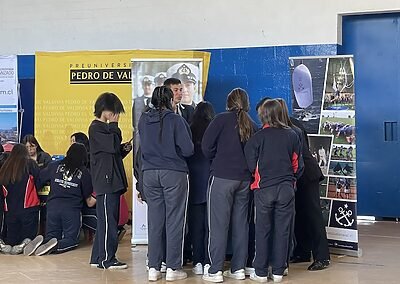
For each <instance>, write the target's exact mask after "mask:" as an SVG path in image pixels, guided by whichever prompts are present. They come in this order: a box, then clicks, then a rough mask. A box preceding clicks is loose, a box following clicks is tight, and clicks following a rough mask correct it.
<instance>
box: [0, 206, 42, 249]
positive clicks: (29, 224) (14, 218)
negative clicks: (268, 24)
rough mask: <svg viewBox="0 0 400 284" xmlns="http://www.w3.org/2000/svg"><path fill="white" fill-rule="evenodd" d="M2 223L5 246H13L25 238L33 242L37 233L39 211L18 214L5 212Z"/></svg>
mask: <svg viewBox="0 0 400 284" xmlns="http://www.w3.org/2000/svg"><path fill="white" fill-rule="evenodd" d="M4 223H5V225H6V233H5V235H6V243H7V244H9V245H12V246H14V245H18V244H20V243H21V242H22V241H23V240H24V239H26V238H29V239H31V240H33V239H34V238H35V237H36V236H37V233H38V226H39V210H35V211H33V210H27V211H26V212H23V213H20V214H12V213H10V212H5V215H4Z"/></svg>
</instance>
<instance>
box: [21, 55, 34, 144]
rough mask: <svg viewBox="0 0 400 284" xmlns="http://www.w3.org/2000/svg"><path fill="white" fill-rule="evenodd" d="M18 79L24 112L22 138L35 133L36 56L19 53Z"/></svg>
mask: <svg viewBox="0 0 400 284" xmlns="http://www.w3.org/2000/svg"><path fill="white" fill-rule="evenodd" d="M18 80H19V84H20V95H21V103H22V108H23V109H24V113H23V116H22V128H21V139H22V138H23V137H24V136H25V135H26V134H32V133H33V123H34V105H35V56H34V55H18Z"/></svg>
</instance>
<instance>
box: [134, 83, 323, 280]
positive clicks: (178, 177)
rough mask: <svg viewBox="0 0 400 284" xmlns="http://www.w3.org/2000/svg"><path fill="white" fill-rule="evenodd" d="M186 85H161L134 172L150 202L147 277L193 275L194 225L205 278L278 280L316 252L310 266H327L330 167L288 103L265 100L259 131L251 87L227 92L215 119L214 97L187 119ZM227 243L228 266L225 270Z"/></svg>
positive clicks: (197, 262) (143, 127)
mask: <svg viewBox="0 0 400 284" xmlns="http://www.w3.org/2000/svg"><path fill="white" fill-rule="evenodd" d="M167 81H168V80H167ZM167 81H166V82H167ZM179 90H180V82H174V84H168V82H167V84H164V86H160V87H156V88H155V89H154V91H153V95H152V98H151V106H150V107H149V108H148V109H146V111H145V112H143V114H142V115H141V116H140V119H139V122H138V135H139V138H140V147H139V149H138V152H137V154H136V157H135V176H136V179H137V181H138V183H137V190H138V191H139V197H140V198H141V199H142V200H145V201H146V203H147V205H148V264H147V265H148V280H149V281H157V280H159V279H161V278H162V272H166V280H167V281H174V280H179V279H184V278H186V277H187V273H186V272H185V271H183V270H182V266H183V264H184V252H185V246H184V239H185V235H186V233H187V230H186V224H188V226H189V230H188V231H189V233H188V234H187V235H188V236H190V242H191V248H192V253H193V256H192V261H193V272H194V273H195V274H199V275H203V276H202V278H203V280H205V281H209V282H215V283H218V282H223V279H224V276H225V277H228V278H233V279H237V280H243V279H245V277H246V275H249V276H250V279H252V280H255V281H258V282H267V281H268V278H272V279H273V280H274V282H280V281H281V280H282V277H283V275H287V273H288V270H287V268H288V265H289V262H290V261H291V262H308V261H310V259H311V253H312V254H313V259H314V261H313V263H312V264H311V265H310V266H309V270H321V269H324V268H326V267H327V266H328V265H329V263H330V260H329V259H330V258H329V251H328V244H327V240H326V233H325V228H324V224H323V219H322V214H321V209H320V207H319V182H320V181H321V180H322V179H323V174H322V172H321V170H320V168H319V166H318V164H317V162H316V161H315V159H314V158H313V157H312V155H311V153H310V151H309V147H308V140H307V136H306V132H305V130H304V128H302V129H300V128H299V127H297V126H295V124H296V125H299V126H300V127H302V126H301V125H300V124H299V122H298V121H295V120H293V119H290V118H289V115H288V110H287V106H286V104H285V102H284V100H282V99H278V100H274V99H269V98H265V99H263V100H262V101H261V102H260V103H259V104H258V106H257V112H258V115H259V118H260V121H261V123H262V128H261V129H259V127H258V126H257V125H256V123H255V122H254V121H252V119H251V118H250V116H249V115H248V111H249V107H250V106H249V97H248V95H247V93H246V91H245V90H243V89H239V88H237V89H234V90H232V91H231V92H230V93H229V94H228V96H227V103H226V106H227V111H226V112H224V113H221V114H218V115H216V116H215V114H214V110H213V107H212V105H211V104H210V103H208V102H200V103H199V104H198V105H197V106H196V108H195V109H194V111H193V115H192V116H191V117H190V118H188V119H185V118H183V117H182V115H181V114H180V113H179V111H178V110H179V105H180V100H179V98H180V97H181V95H180V91H179ZM295 197H296V204H295ZM295 212H296V215H295ZM255 216H256V217H255ZM307 219H308V220H307ZM254 220H255V224H254ZM295 224H296V225H295ZM252 225H253V229H252ZM249 228H250V230H249ZM294 235H296V238H294ZM294 240H297V244H296V246H295V247H294V245H293V241H294ZM229 244H230V246H231V250H232V256H231V259H230V269H229V270H227V271H224V272H223V268H224V262H225V260H226V254H227V246H228V245H229ZM290 256H292V258H291V259H290Z"/></svg>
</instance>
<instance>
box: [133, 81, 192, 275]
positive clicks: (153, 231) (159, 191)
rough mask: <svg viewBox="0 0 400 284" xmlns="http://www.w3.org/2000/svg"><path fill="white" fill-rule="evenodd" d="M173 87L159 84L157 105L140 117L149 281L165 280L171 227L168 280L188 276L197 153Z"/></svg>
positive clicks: (156, 89) (155, 90) (154, 95)
mask: <svg viewBox="0 0 400 284" xmlns="http://www.w3.org/2000/svg"><path fill="white" fill-rule="evenodd" d="M172 98H173V94H172V91H171V89H169V88H167V87H165V86H162V87H156V88H155V89H154V92H153V96H152V98H151V103H152V105H153V106H154V108H152V109H150V110H149V111H147V112H145V113H143V114H142V116H141V117H140V119H139V125H138V129H139V136H140V141H141V151H142V153H141V156H142V160H141V161H142V172H143V191H144V195H145V196H146V201H147V206H148V234H149V246H148V257H149V265H148V266H149V275H148V278H149V281H157V280H158V279H160V278H161V272H160V269H161V262H162V260H163V254H164V253H163V252H164V245H163V243H164V242H163V231H164V230H166V265H167V275H166V279H167V281H174V280H178V279H184V278H186V277H187V275H186V272H184V271H183V270H182V263H183V238H184V233H185V219H186V207H187V199H188V191H189V189H188V167H187V164H186V161H185V157H190V156H191V155H192V154H193V143H192V137H191V133H190V128H189V125H188V124H187V123H186V121H185V120H184V119H183V118H182V117H180V116H179V115H177V114H175V113H174V112H173V111H172V105H171V103H172Z"/></svg>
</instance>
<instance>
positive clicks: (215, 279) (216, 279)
mask: <svg viewBox="0 0 400 284" xmlns="http://www.w3.org/2000/svg"><path fill="white" fill-rule="evenodd" d="M202 279H203V280H204V281H208V282H213V283H222V282H224V277H222V276H219V277H210V276H208V275H203V277H202Z"/></svg>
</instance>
